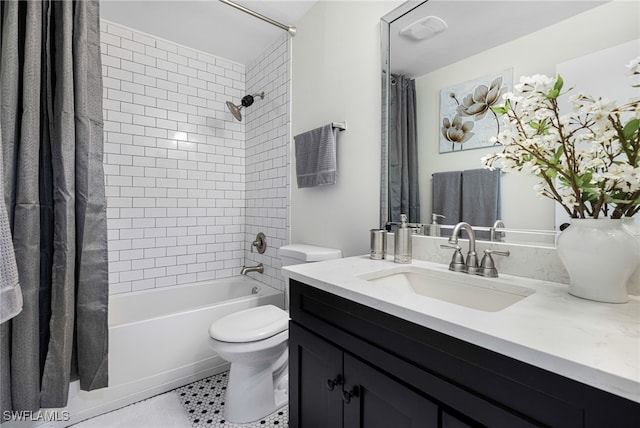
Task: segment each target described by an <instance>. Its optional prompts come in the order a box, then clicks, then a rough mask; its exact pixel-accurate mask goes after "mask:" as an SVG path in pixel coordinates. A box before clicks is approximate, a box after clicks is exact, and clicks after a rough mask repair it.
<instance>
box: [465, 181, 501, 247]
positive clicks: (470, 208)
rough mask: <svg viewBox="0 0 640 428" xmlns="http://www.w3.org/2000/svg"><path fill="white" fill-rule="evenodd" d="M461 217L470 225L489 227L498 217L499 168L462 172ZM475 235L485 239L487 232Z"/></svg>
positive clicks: (487, 235)
mask: <svg viewBox="0 0 640 428" xmlns="http://www.w3.org/2000/svg"><path fill="white" fill-rule="evenodd" d="M462 218H463V219H464V221H466V222H467V223H469V224H470V225H472V226H485V227H491V226H493V223H494V222H495V221H496V220H497V219H499V218H500V170H498V169H495V170H493V171H491V170H488V169H471V170H468V171H464V172H463V173H462ZM476 235H477V236H476V237H477V238H479V239H487V238H488V237H489V233H488V232H478V233H476Z"/></svg>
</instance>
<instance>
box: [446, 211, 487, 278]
mask: <svg viewBox="0 0 640 428" xmlns="http://www.w3.org/2000/svg"><path fill="white" fill-rule="evenodd" d="M461 229H464V230H465V231H466V232H467V235H469V251H468V252H467V258H466V261H465V260H463V259H462V253H461V252H460V246H459V245H458V235H459V234H460V230H461ZM441 247H442V248H453V249H455V250H456V251H455V253H453V259H452V260H451V263H450V264H449V270H452V271H454V272H467V273H470V274H472V275H474V274H476V273H478V255H477V254H476V233H475V232H474V231H473V229H472V228H471V225H470V224H469V223H466V222H464V221H461V222H460V223H458V224H456V226H455V227H454V228H453V232H452V233H451V237H450V238H449V244H448V245H447V244H445V245H441Z"/></svg>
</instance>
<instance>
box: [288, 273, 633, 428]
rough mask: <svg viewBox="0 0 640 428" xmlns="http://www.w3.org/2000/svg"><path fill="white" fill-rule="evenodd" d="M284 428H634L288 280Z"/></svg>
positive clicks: (462, 348) (552, 381)
mask: <svg viewBox="0 0 640 428" xmlns="http://www.w3.org/2000/svg"><path fill="white" fill-rule="evenodd" d="M290 293H291V305H290V306H291V322H290V330H289V335H290V336H289V352H290V359H289V367H290V388H289V394H290V401H289V424H290V426H291V427H292V428H315V427H321V428H338V427H347V428H352V427H358V428H360V427H362V428H377V427H380V428H383V427H384V428H389V427H393V428H401V427H442V428H462V427H500V428H502V427H513V428H515V427H538V426H551V427H562V428H571V427H593V428H595V427H632V426H633V427H636V426H639V425H638V424H639V422H640V404H638V403H635V402H632V401H630V400H627V399H624V398H621V397H618V396H615V395H613V394H610V393H607V392H604V391H602V390H599V389H596V388H593V387H590V386H588V385H584V384H582V383H579V382H576V381H573V380H571V379H568V378H565V377H563V376H560V375H558V374H555V373H551V372H549V371H546V370H542V369H540V368H537V367H533V366H531V365H528V364H526V363H524V362H521V361H517V360H514V359H512V358H509V357H506V356H504V355H501V354H498V353H495V352H493V351H491V350H489V349H485V348H481V347H479V346H476V345H473V344H470V343H468V342H464V341H462V340H459V339H456V338H454V337H451V336H447V335H444V334H442V333H439V332H437V331H435V330H431V329H428V328H426V327H423V326H419V325H417V324H414V323H411V322H408V321H405V320H402V319H400V318H398V317H395V316H392V315H389V314H387V313H383V312H381V311H378V310H376V309H373V308H371V307H368V306H365V305H362V304H359V303H356V302H354V301H351V300H348V299H344V298H341V297H338V296H336V295H333V294H331V293H327V292H325V291H322V290H319V289H316V288H314V287H311V286H308V285H305V284H303V283H301V282H298V281H295V280H291V284H290Z"/></svg>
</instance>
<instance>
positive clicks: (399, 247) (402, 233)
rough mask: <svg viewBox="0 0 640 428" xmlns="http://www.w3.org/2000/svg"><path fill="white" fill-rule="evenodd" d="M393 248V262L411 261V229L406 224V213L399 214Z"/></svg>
mask: <svg viewBox="0 0 640 428" xmlns="http://www.w3.org/2000/svg"><path fill="white" fill-rule="evenodd" d="M393 248H394V252H393V261H394V262H396V263H411V229H410V228H409V226H408V225H407V216H406V214H400V226H398V229H397V230H396V233H395V237H394V243H393Z"/></svg>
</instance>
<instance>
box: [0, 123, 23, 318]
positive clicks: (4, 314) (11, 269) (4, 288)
mask: <svg viewBox="0 0 640 428" xmlns="http://www.w3.org/2000/svg"><path fill="white" fill-rule="evenodd" d="M0 139H2V131H1V130H0ZM0 143H1V141H0ZM0 178H2V182H0V323H3V322H5V321H7V320H9V319H11V318H13V317H14V316H16V315H18V314H19V313H20V311H21V310H22V291H21V290H20V285H19V283H18V266H17V265H16V256H15V253H14V251H13V241H12V239H11V226H10V225H9V216H8V215H7V209H6V207H5V203H4V171H3V162H2V145H1V144H0Z"/></svg>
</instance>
